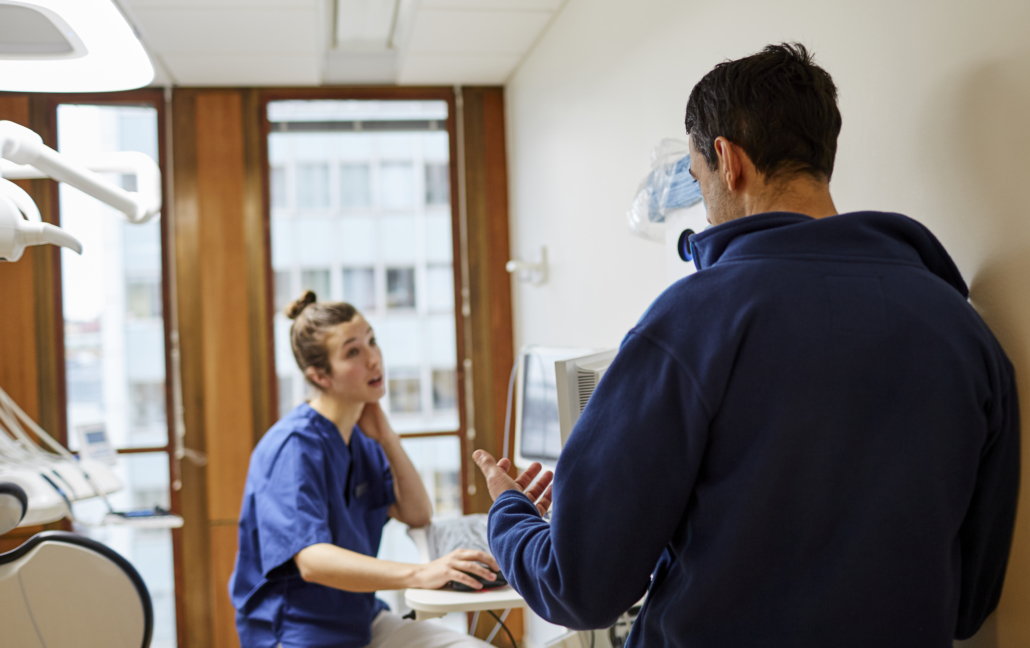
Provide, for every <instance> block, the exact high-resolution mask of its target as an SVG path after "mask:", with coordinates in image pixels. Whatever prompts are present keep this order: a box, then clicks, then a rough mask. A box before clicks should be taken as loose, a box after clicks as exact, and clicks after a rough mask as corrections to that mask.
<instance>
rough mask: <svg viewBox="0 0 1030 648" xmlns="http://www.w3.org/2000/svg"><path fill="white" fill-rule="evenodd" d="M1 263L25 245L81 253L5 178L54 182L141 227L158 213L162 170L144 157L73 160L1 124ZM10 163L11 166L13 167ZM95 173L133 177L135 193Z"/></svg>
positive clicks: (23, 131) (15, 257) (16, 255)
mask: <svg viewBox="0 0 1030 648" xmlns="http://www.w3.org/2000/svg"><path fill="white" fill-rule="evenodd" d="M0 158H3V159H4V160H7V161H9V162H3V163H0V261H17V260H18V259H20V258H21V256H22V254H23V253H24V251H25V248H26V247H27V246H30V245H42V244H45V243H49V244H52V245H59V246H61V247H66V248H69V249H71V250H74V251H75V252H76V253H78V254H82V244H81V243H79V241H78V240H77V239H76V238H75V237H74V236H72V235H71V234H69V233H67V232H65V231H64V230H62V229H61V228H60V227H57V226H55V225H50V224H49V223H43V222H42V219H41V218H40V215H39V209H38V208H37V207H36V204H35V203H34V202H33V201H32V198H31V197H30V196H29V195H28V194H27V193H25V191H24V190H22V189H21V188H20V187H19V186H18V185H16V184H14V183H13V182H11V181H10V179H19V180H20V179H30V178H53V179H54V180H57V181H59V182H64V183H67V184H69V185H71V186H73V187H75V188H77V189H79V190H81V191H83V192H84V193H86V194H89V195H90V196H93V197H94V198H96V199H97V200H99V201H101V202H103V203H105V204H108V205H110V206H111V207H114V208H115V209H117V210H118V211H120V212H122V213H123V214H124V215H125V217H126V218H127V219H128V221H129V222H130V223H145V222H147V221H149V220H151V219H152V218H154V217H155V216H157V215H158V214H159V213H160V212H161V171H160V169H159V168H158V166H157V164H156V163H155V162H154V161H153V160H152V159H151V158H150V157H149V156H147V155H144V154H143V153H134V152H123V153H109V154H106V155H101V156H96V157H93V158H91V159H89V160H83V161H76V160H74V159H71V158H69V157H67V156H64V155H61V154H60V153H58V152H57V151H55V150H53V149H52V148H50V147H49V146H46V145H45V144H43V139H42V138H41V137H40V136H39V135H37V134H36V133H34V132H33V131H31V130H29V129H28V128H25V127H24V126H19V125H18V124H15V123H13V122H9V121H0ZM12 163H13V164H12ZM97 172H120V173H128V174H133V175H135V176H136V179H137V183H136V184H137V187H138V188H139V191H138V192H131V191H126V190H124V189H122V188H121V187H119V186H117V185H115V184H114V183H112V182H110V181H108V180H107V179H105V178H103V177H102V176H100V175H99V174H98V173H97Z"/></svg>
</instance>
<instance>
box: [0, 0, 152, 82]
mask: <svg viewBox="0 0 1030 648" xmlns="http://www.w3.org/2000/svg"><path fill="white" fill-rule="evenodd" d="M153 79H154V67H153V65H151V63H150V58H149V57H148V56H147V53H146V50H144V48H143V45H142V43H140V41H139V39H138V38H137V37H136V34H135V33H134V32H133V28H132V26H131V25H129V23H128V22H127V21H126V20H125V17H124V16H123V15H122V14H121V12H120V11H119V10H118V7H117V6H116V4H115V3H114V2H113V1H112V0H0V90H5V91H13V92H110V91H112V90H129V89H131V88H139V87H141V86H145V85H147V84H148V83H150V82H151V81H152V80H153Z"/></svg>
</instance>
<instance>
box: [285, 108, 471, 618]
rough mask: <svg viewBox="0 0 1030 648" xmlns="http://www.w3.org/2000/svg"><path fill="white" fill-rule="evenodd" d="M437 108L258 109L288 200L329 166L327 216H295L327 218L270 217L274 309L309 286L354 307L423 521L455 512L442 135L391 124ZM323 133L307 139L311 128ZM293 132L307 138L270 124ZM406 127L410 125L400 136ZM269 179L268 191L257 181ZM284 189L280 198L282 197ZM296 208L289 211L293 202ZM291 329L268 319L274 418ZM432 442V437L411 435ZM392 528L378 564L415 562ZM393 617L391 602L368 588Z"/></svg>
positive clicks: (453, 325) (454, 392) (456, 450)
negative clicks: (428, 511)
mask: <svg viewBox="0 0 1030 648" xmlns="http://www.w3.org/2000/svg"><path fill="white" fill-rule="evenodd" d="M447 110H448V104H447V103H446V102H445V101H441V100H432V101H428V100H427V101H410V100H403V101H401V100H349V99H348V100H342V99H341V100H314V101H312V100H283V101H271V102H269V103H268V105H267V115H268V120H269V121H270V122H271V123H272V128H271V130H270V133H269V135H268V146H267V147H266V150H267V152H268V156H269V159H268V164H269V167H270V168H271V169H273V170H274V169H282V170H283V176H282V177H285V178H289V179H290V182H291V183H296V185H297V187H296V188H294V187H293V185H291V186H290V189H289V192H290V193H289V195H290V196H296V197H297V199H298V200H300V198H301V195H302V191H301V189H300V185H301V176H302V175H304V174H307V175H308V176H309V178H312V179H311V180H309V181H308V184H309V185H316V184H318V183H319V182H321V181H316V180H314V179H313V178H315V177H316V176H319V174H321V173H323V171H316V168H317V169H328V175H327V177H328V179H329V180H328V182H329V186H328V189H327V191H325V192H323V194H319V192H317V191H310V190H308V192H309V193H311V194H312V196H314V195H316V194H318V195H328V196H329V199H328V200H329V202H330V203H331V204H330V205H329V207H330V208H332V207H335V208H337V210H336V211H335V212H332V211H328V210H327V209H326V207H325V206H323V207H315V206H314V205H315V204H316V203H317V204H323V205H324V204H325V202H326V201H325V199H322V202H321V203H318V201H316V200H314V199H313V198H310V197H309V198H308V200H309V203H308V204H309V205H312V206H309V207H307V209H323V210H326V213H313V214H310V215H306V214H300V215H298V214H294V213H290V212H289V211H288V210H285V209H282V210H277V209H272V210H270V213H269V218H270V221H271V222H270V223H269V225H270V228H269V229H270V232H271V239H270V241H271V252H272V253H271V263H272V271H273V272H274V273H275V274H274V276H275V289H276V294H277V295H279V294H282V293H285V294H288V296H289V299H287V298H286V297H282V298H281V299H280V298H278V297H277V301H278V302H281V303H282V305H283V306H285V305H286V304H287V303H289V302H290V301H292V300H293V299H296V298H297V296H298V295H297V294H294V293H296V292H297V291H296V290H295V289H294V290H290V289H289V282H290V281H291V279H290V278H291V277H292V278H293V279H292V281H294V282H297V280H298V279H299V280H300V282H299V284H297V285H299V286H300V287H301V288H312V289H314V290H315V292H316V294H317V295H318V298H319V299H342V300H343V301H346V302H348V303H350V304H353V305H354V306H355V307H356V308H357V309H358V310H360V311H361V312H362V313H363V314H364V315H365V316H366V318H367V319H368V320H369V323H371V324H372V325H373V326H374V327H375V332H376V338H377V340H378V342H379V344H380V346H381V347H382V350H383V363H384V368H385V372H386V378H387V396H386V397H385V398H384V399H383V403H382V404H383V407H384V409H385V410H386V411H387V412H388V415H389V416H390V423H391V425H392V426H393V428H394V430H396V431H397V432H398V433H399V434H400V435H401V437H402V443H403V444H404V448H405V450H406V451H407V453H408V455H409V456H410V457H411V460H412V462H413V463H414V464H415V467H416V469H417V470H418V471H419V474H420V475H421V477H422V481H423V483H424V484H425V487H426V491H427V492H428V493H429V496H430V498H431V499H432V501H433V506H434V515H435V516H436V517H446V516H450V515H460V514H461V512H462V496H463V493H462V491H461V488H462V484H463V475H464V474H465V473H464V472H463V471H464V470H465V469H467V465H466V464H464V463H463V461H464V459H463V457H462V454H461V448H462V436H461V435H462V433H463V430H462V429H461V427H460V421H459V416H458V401H459V398H458V397H459V395H460V393H459V391H458V389H457V384H456V382H455V381H456V375H457V373H456V366H457V364H456V363H457V359H458V348H459V347H458V339H457V322H456V317H457V314H456V313H455V305H454V295H455V275H454V270H453V258H452V256H453V255H452V241H453V236H454V235H453V233H454V223H453V221H452V213H451V210H450V209H449V204H450V203H449V200H450V186H449V182H450V174H451V170H450V159H449V153H450V134H449V133H448V132H447V131H445V130H435V129H433V130H429V129H428V126H427V127H426V129H425V130H412V131H398V130H396V124H395V123H391V124H389V127H387V128H383V127H380V125H379V124H377V122H386V121H391V120H392V121H395V120H396V119H398V118H403V119H404V120H405V121H406V122H407V123H411V124H420V123H421V124H426V125H428V124H429V123H430V122H432V123H434V124H441V123H447ZM316 118H317V121H318V122H319V123H322V124H326V125H327V126H326V129H325V130H324V131H321V132H312V131H311V130H310V129H311V125H312V123H314V122H313V121H312V120H315V119H316ZM355 119H360V121H361V122H362V124H363V129H362V131H360V132H354V131H352V130H345V129H342V128H335V127H333V122H334V121H339V122H353V121H354V120H355ZM300 121H304V122H305V126H304V127H305V129H306V132H296V131H294V132H291V131H290V128H289V127H285V128H281V127H279V124H281V123H286V124H289V123H291V122H300ZM413 128H421V127H417V126H413ZM269 182H275V179H274V178H273V177H272V175H271V174H270V175H269ZM283 191H285V189H283ZM297 206H298V208H302V207H301V205H299V204H298V205H297ZM289 326H290V321H289V319H287V318H286V316H285V315H284V314H282V312H281V309H280V308H277V309H276V312H275V315H274V322H273V327H272V328H273V335H274V344H275V371H276V376H277V378H278V386H279V413H280V416H283V415H285V414H286V413H287V412H288V411H289V410H290V409H292V408H293V407H295V406H296V405H297V404H298V403H300V402H301V401H302V400H303V399H304V398H305V396H308V395H310V390H309V388H308V387H307V386H306V383H305V380H304V376H303V375H302V374H301V372H300V371H299V370H298V369H297V366H296V363H295V362H294V359H293V353H292V351H291V349H290V336H289ZM423 433H432V436H420V435H421V434H423ZM404 531H405V529H404V526H403V525H401V524H400V523H398V522H395V521H394V522H390V523H388V524H387V525H386V527H385V529H384V531H383V534H384V535H383V542H382V545H381V547H380V552H379V556H380V557H381V558H384V559H387V560H399V561H412V562H414V561H417V560H418V554H417V551H416V550H415V548H414V545H413V544H412V542H411V540H410V539H409V538H408V537H407V535H405V533H404ZM378 596H380V597H381V598H383V599H384V600H386V601H388V602H390V603H391V605H393V606H394V609H399V610H403V596H402V597H400V599H398V598H397V597H396V596H394V594H393V593H391V592H380V593H379V594H378Z"/></svg>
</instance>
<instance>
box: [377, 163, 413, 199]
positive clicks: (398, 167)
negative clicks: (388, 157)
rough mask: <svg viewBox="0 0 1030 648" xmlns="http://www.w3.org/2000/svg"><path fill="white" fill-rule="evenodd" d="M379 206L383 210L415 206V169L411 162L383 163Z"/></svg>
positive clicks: (380, 173) (380, 171)
mask: <svg viewBox="0 0 1030 648" xmlns="http://www.w3.org/2000/svg"><path fill="white" fill-rule="evenodd" d="M379 204H380V205H382V206H383V209H410V208H412V207H414V206H415V169H414V166H413V165H412V164H411V162H383V163H382V164H381V165H380V167H379Z"/></svg>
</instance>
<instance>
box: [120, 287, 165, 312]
mask: <svg viewBox="0 0 1030 648" xmlns="http://www.w3.org/2000/svg"><path fill="white" fill-rule="evenodd" d="M125 301H126V310H127V311H128V314H129V316H130V317H134V318H136V319H145V318H148V317H161V282H160V281H159V280H157V279H151V280H139V279H136V280H132V279H130V280H128V281H127V282H126V284H125Z"/></svg>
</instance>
